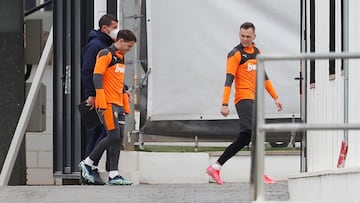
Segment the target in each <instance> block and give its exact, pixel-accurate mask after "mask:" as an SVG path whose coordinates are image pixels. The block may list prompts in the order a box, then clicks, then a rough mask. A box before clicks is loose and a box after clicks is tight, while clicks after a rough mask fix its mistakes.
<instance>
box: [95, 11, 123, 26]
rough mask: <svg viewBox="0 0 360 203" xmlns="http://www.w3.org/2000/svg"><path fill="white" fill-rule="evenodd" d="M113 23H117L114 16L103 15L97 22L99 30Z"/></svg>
mask: <svg viewBox="0 0 360 203" xmlns="http://www.w3.org/2000/svg"><path fill="white" fill-rule="evenodd" d="M113 21H115V22H119V21H118V20H117V19H116V17H115V16H113V15H111V14H105V15H103V16H101V18H100V20H99V28H100V29H101V27H102V26H103V25H106V26H110V25H111V23H112V22H113Z"/></svg>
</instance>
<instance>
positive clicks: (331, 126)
mask: <svg viewBox="0 0 360 203" xmlns="http://www.w3.org/2000/svg"><path fill="white" fill-rule="evenodd" d="M354 58H360V53H303V54H261V55H258V56H257V65H256V68H257V79H256V87H258V88H257V90H256V136H255V139H256V141H255V150H254V155H253V156H254V157H253V159H252V161H253V162H254V163H253V164H252V166H254V168H253V170H252V171H251V173H252V174H251V177H254V178H253V179H252V180H251V188H252V194H251V198H252V200H254V201H259V202H262V201H265V198H264V197H265V195H264V182H263V175H264V141H265V132H290V131H306V130H359V129H360V123H352V124H349V123H328V124H314V123H312V124H308V123H281V124H266V123H265V114H264V113H265V110H264V109H265V95H264V94H265V90H264V88H263V87H264V79H265V62H266V61H284V60H315V59H325V60H328V59H354ZM346 79H347V78H346ZM345 88H348V87H347V86H345Z"/></svg>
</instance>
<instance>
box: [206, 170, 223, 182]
mask: <svg viewBox="0 0 360 203" xmlns="http://www.w3.org/2000/svg"><path fill="white" fill-rule="evenodd" d="M206 173H207V174H209V176H211V177H212V178H213V179H214V180H215V181H216V182H217V184H219V185H223V184H224V182H223V181H222V180H221V178H220V170H216V169H214V168H213V167H211V166H209V167H207V169H206Z"/></svg>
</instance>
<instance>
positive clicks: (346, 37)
mask: <svg viewBox="0 0 360 203" xmlns="http://www.w3.org/2000/svg"><path fill="white" fill-rule="evenodd" d="M343 15H344V26H343V29H344V52H349V0H344V7H343ZM348 68H349V59H344V123H349V70H348ZM348 140H349V131H348V130H345V131H344V141H345V142H346V143H347V142H348Z"/></svg>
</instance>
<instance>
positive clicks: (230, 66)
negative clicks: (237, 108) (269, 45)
mask: <svg viewBox="0 0 360 203" xmlns="http://www.w3.org/2000/svg"><path fill="white" fill-rule="evenodd" d="M258 53H260V50H259V49H258V48H256V47H255V43H253V44H252V45H251V46H249V47H243V46H242V45H241V44H239V45H238V46H236V47H235V48H234V49H232V50H231V51H230V52H229V54H228V57H227V64H226V81H225V86H224V91H223V99H222V104H223V105H225V106H227V105H228V104H229V97H230V93H231V85H232V83H233V81H234V80H235V104H236V103H238V102H239V101H240V100H242V99H253V100H254V99H255V95H256V94H255V89H256V55H257V54H258ZM265 89H266V90H267V92H268V93H269V94H270V95H271V97H272V98H273V99H274V100H275V99H277V98H278V95H277V93H276V91H275V88H274V87H273V85H272V83H271V81H270V80H269V78H268V76H267V75H266V73H265Z"/></svg>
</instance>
